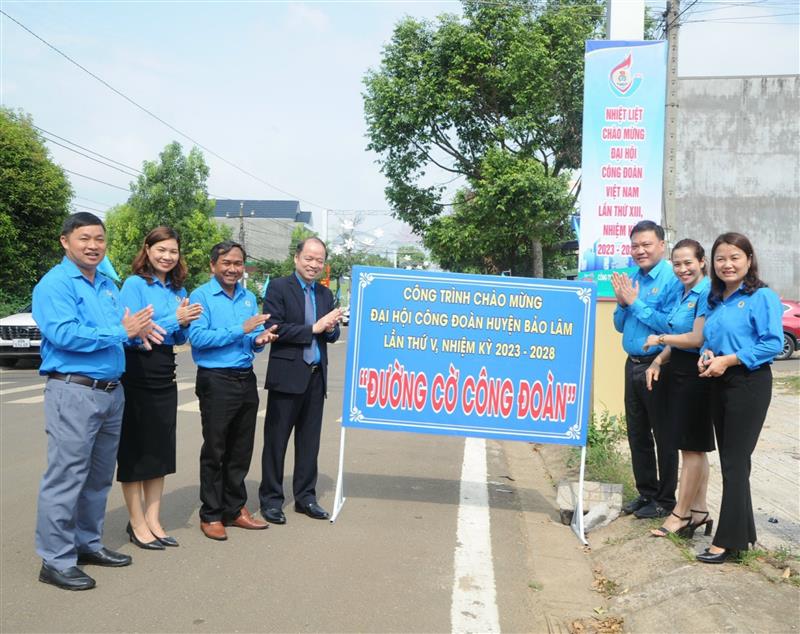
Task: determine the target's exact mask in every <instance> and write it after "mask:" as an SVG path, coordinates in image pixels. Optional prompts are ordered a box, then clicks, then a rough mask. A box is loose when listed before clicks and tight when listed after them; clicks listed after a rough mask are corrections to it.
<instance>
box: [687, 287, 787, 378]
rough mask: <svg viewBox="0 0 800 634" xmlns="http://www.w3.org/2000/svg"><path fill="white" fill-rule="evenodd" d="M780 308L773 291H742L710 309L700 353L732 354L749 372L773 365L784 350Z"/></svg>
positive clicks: (779, 301) (764, 289) (761, 289)
mask: <svg viewBox="0 0 800 634" xmlns="http://www.w3.org/2000/svg"><path fill="white" fill-rule="evenodd" d="M782 318H783V305H782V304H781V300H780V298H779V297H778V295H777V294H776V293H775V291H773V290H771V289H769V288H759V289H758V290H757V291H756V292H755V293H753V294H752V295H745V294H744V293H743V292H742V289H741V288H739V289H738V290H737V291H735V292H734V293H732V294H731V295H730V297H728V299H725V300H723V301H721V302H720V303H719V304H717V305H716V306H714V307H713V308H710V311H709V313H708V316H707V317H706V325H705V328H704V329H703V337H704V338H705V343H704V344H703V350H706V349H708V350H711V351H712V352H713V353H714V354H715V355H716V356H722V355H726V354H735V355H736V356H737V357H738V358H739V361H741V362H742V365H744V366H745V367H746V368H747V369H748V370H755V369H756V368H758V367H760V366H762V365H764V364H765V363H772V360H773V359H774V358H775V355H776V354H778V353H779V352H780V351H781V350H782V349H783V325H782Z"/></svg>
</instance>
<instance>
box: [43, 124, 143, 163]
mask: <svg viewBox="0 0 800 634" xmlns="http://www.w3.org/2000/svg"><path fill="white" fill-rule="evenodd" d="M31 125H33V127H34V128H36V129H37V130H39V132H43V133H44V134H47V135H50V136H51V137H55V138H56V139H59V140H60V141H64V142H65V143H69V144H70V145H74V146H75V147H79V148H80V149H82V150H85V151H86V152H89V153H91V154H94V155H95V156H99V157H100V158H102V159H105V160H106V161H111V162H112V163H116V164H117V165H120V166H122V167H124V168H125V169H129V170H131V171H132V172H136V173H137V174H142V173H143V172H142V171H141V170H139V169H137V168H135V167H131V166H130V165H126V164H125V163H122V162H120V161H117V160H115V159H112V158H110V157H108V156H105V155H104V154H100V152H96V151H94V150H90V149H89V148H88V147H84V146H82V145H80V144H78V143H75V141H70V140H69V139H65V138H64V137H63V136H58V135H57V134H55V133H54V132H50V131H49V130H45V129H44V128H40V127H39V126H38V125H35V124H31ZM47 140H48V141H49V140H50V139H47ZM51 143H55V141H51ZM58 145H60V144H58ZM62 147H64V146H62ZM67 149H68V150H69V149H71V148H67ZM73 151H74V150H73ZM90 158H91V157H90Z"/></svg>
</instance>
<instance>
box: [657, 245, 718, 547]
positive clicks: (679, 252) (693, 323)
mask: <svg viewBox="0 0 800 634" xmlns="http://www.w3.org/2000/svg"><path fill="white" fill-rule="evenodd" d="M672 268H673V271H674V272H675V277H677V278H678V279H679V280H680V281H681V283H682V284H683V292H682V293H681V294H680V295H678V296H676V300H675V302H674V303H673V305H672V307H671V308H670V310H669V314H668V318H667V321H668V323H669V327H670V330H669V333H665V334H661V335H650V336H649V337H648V338H647V341H646V343H645V346H644V347H645V349H648V348H651V347H656V346H666V347H665V348H664V349H663V350H662V351H661V352H660V353H659V354H658V356H656V358H655V359H654V360H653V362H652V363H651V364H650V367H649V368H648V369H647V372H646V379H647V387H648V389H652V382H653V381H658V379H659V377H660V373H661V366H662V364H664V363H667V362H669V364H670V366H669V367H670V380H669V383H668V388H667V389H668V394H667V415H668V416H669V421H670V430H671V432H672V436H673V438H674V439H675V442H676V444H677V447H678V448H679V449H680V450H681V465H682V466H681V477H680V483H681V489H680V495H679V497H678V503H677V504H676V505H675V508H674V509H673V511H672V513H670V515H669V516H668V517H667V519H666V520H665V522H664V524H663V525H662V526H661V527H660V528H656V529H653V530H652V531H651V533H652V535H654V536H655V537H666V536H667V535H669V534H670V533H677V534H678V535H681V536H683V537H691V536H692V535H694V532H695V530H697V529H698V528H699V527H701V526H705V531H706V535H710V534H711V529H712V526H713V520H711V519H709V518H708V505H707V502H706V490H707V488H708V455H707V452H709V451H714V430H713V427H712V424H711V416H710V413H709V411H708V399H709V388H710V385H709V382H708V381H706V380H705V379H701V378H700V377H699V376H698V374H697V361H698V359H699V356H700V355H699V348H700V346H701V345H703V325H704V324H705V316H706V312H707V309H708V292H709V288H710V284H709V281H708V278H706V277H705V273H706V261H705V251H704V249H703V247H702V245H701V244H700V243H699V242H697V241H696V240H691V239H685V240H681V241H680V242H678V243H677V244H676V245H675V247H674V248H673V249H672Z"/></svg>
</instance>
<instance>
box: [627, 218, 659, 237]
mask: <svg viewBox="0 0 800 634" xmlns="http://www.w3.org/2000/svg"><path fill="white" fill-rule="evenodd" d="M643 231H654V232H655V234H656V237H658V239H659V240H663V239H664V227H662V226H661V225H659V224H656V223H655V222H653V221H652V220H640V221H639V222H637V223H636V224H635V225H634V227H633V229H631V235H630V237H631V238H632V237H633V234H634V233H642V232H643Z"/></svg>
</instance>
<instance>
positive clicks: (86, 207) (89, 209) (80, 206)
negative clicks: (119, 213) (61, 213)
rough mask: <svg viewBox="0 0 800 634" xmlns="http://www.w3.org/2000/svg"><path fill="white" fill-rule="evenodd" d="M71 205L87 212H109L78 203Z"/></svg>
mask: <svg viewBox="0 0 800 634" xmlns="http://www.w3.org/2000/svg"><path fill="white" fill-rule="evenodd" d="M71 204H72V206H73V207H78V208H80V209H85V210H87V211H96V212H97V213H99V214H103V213H105V212H106V211H108V210H107V209H95V208H94V207H89V206H88V205H81V204H80V203H76V202H73V203H71Z"/></svg>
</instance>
